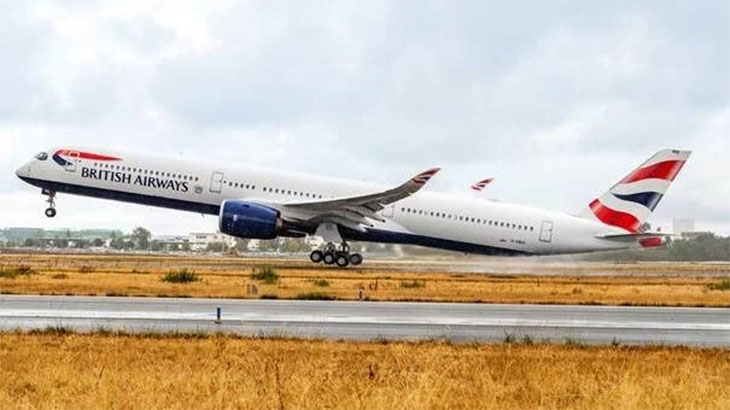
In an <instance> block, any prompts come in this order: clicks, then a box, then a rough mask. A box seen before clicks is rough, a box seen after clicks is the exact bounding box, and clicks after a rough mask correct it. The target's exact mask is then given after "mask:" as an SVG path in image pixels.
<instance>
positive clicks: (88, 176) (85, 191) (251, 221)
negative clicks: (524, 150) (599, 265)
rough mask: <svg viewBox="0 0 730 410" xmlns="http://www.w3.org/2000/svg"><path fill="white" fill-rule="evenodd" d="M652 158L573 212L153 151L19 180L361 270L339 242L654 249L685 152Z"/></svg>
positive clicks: (58, 156) (39, 163)
mask: <svg viewBox="0 0 730 410" xmlns="http://www.w3.org/2000/svg"><path fill="white" fill-rule="evenodd" d="M690 153H691V152H690V151H683V150H674V149H665V150H661V151H659V152H657V153H656V154H654V155H653V156H651V157H650V158H649V159H648V160H647V161H645V162H644V163H643V164H641V165H640V166H639V167H638V168H636V169H635V170H634V171H632V172H631V173H629V174H628V175H627V176H626V177H625V178H623V179H621V180H620V181H619V182H618V183H616V184H615V185H613V186H612V187H611V188H610V189H609V190H608V191H607V192H606V193H604V194H603V195H601V196H600V197H598V198H596V199H594V200H593V201H591V202H590V203H589V204H588V206H586V208H585V209H584V211H583V212H582V213H580V214H578V215H569V214H564V213H559V212H554V211H549V210H544V209H539V208H533V207H528V206H523V205H514V204H507V203H503V202H496V201H484V200H480V199H478V198H464V197H462V196H458V195H450V194H446V193H438V192H429V191H426V190H422V188H423V187H424V185H425V184H426V183H427V182H428V181H429V180H430V179H431V178H432V177H433V176H434V175H436V174H437V173H438V172H439V168H432V169H429V170H426V171H424V172H421V173H419V174H417V175H416V176H414V177H412V178H410V179H408V180H407V181H406V182H404V183H403V184H401V185H399V186H396V187H388V186H384V185H382V184H377V183H372V182H357V181H350V180H346V179H341V178H335V177H329V176H314V175H308V174H302V173H293V172H285V171H280V170H272V169H264V168H258V167H253V166H244V165H231V166H225V165H223V164H220V163H212V164H204V163H198V162H193V161H188V160H183V159H163V158H160V157H158V156H155V155H146V154H133V153H125V152H112V151H108V150H101V151H98V150H90V149H82V148H54V149H50V150H48V151H43V152H40V153H39V154H37V155H36V156H35V157H34V158H33V160H31V161H30V162H28V163H27V164H25V165H23V166H21V167H20V168H19V169H18V170H17V171H16V174H17V176H18V177H19V178H20V179H22V180H23V181H25V182H27V183H28V184H30V185H33V186H36V187H39V188H41V192H42V194H43V195H46V196H47V197H48V199H47V202H48V204H49V207H48V208H47V209H46V211H45V214H46V216H48V217H51V218H52V217H54V216H55V215H56V208H55V198H56V194H57V193H69V194H76V195H83V196H89V197H96V198H105V199H110V200H115V201H123V202H131V203H136V204H143V205H151V206H157V207H164V208H170V209H175V210H181V211H190V212H196V213H201V214H210V215H215V216H217V217H218V228H219V230H220V231H221V232H223V233H225V234H228V235H232V236H235V237H240V238H255V239H274V238H276V237H279V236H281V237H304V236H307V235H315V236H320V237H322V238H323V239H324V242H325V245H324V246H323V247H322V249H317V250H314V251H312V252H311V254H310V260H311V261H312V262H315V263H320V262H323V263H325V264H327V265H337V266H339V267H346V266H348V265H360V264H361V263H362V261H363V257H362V255H360V254H358V253H351V252H350V247H349V245H348V241H370V242H381V243H397V244H408V245H420V246H425V247H432V248H440V249H447V250H452V251H459V252H464V253H467V254H482V255H500V256H518V255H545V254H565V253H580V252H591V251H606V250H618V249H625V248H631V247H654V246H660V245H662V244H663V243H664V240H665V235H666V234H663V233H660V232H656V233H652V232H646V231H645V229H641V227H642V225H643V224H644V223H645V221H646V220H647V218H648V217H649V216H650V215H651V213H652V211H654V209H655V208H656V206H657V204H658V203H659V201H660V200H661V199H662V197H663V196H664V194H665V193H666V191H667V189H668V188H669V185H670V184H671V183H672V181H674V179H675V177H676V176H677V174H678V173H679V171H680V170H681V169H682V167H683V166H684V164H685V162H686V161H687V159H688V158H689V156H690Z"/></svg>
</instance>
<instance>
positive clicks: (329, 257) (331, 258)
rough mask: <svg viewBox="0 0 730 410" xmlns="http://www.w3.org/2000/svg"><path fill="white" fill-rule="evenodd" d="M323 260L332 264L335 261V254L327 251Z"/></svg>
mask: <svg viewBox="0 0 730 410" xmlns="http://www.w3.org/2000/svg"><path fill="white" fill-rule="evenodd" d="M322 261H323V262H324V263H326V264H327V265H332V264H333V263H335V255H333V254H332V253H331V252H327V253H325V254H324V257H323V258H322Z"/></svg>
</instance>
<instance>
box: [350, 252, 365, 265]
mask: <svg viewBox="0 0 730 410" xmlns="http://www.w3.org/2000/svg"><path fill="white" fill-rule="evenodd" d="M350 263H351V264H353V265H356V266H357V265H359V264H361V263H362V255H360V254H359V253H353V254H352V255H350Z"/></svg>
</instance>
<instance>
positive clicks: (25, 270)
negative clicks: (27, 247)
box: [0, 265, 36, 279]
mask: <svg viewBox="0 0 730 410" xmlns="http://www.w3.org/2000/svg"><path fill="white" fill-rule="evenodd" d="M35 273H36V272H35V271H34V270H33V268H31V267H30V266H28V265H18V266H9V267H7V268H6V267H4V266H0V278H8V279H15V278H17V277H18V276H30V275H33V274H35Z"/></svg>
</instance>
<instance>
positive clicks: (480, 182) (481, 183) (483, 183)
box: [471, 178, 494, 192]
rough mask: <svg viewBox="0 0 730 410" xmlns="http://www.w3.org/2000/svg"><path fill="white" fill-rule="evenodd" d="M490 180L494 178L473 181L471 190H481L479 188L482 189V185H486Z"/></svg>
mask: <svg viewBox="0 0 730 410" xmlns="http://www.w3.org/2000/svg"><path fill="white" fill-rule="evenodd" d="M492 181H494V178H487V179H482V180H481V181H479V182H475V183H474V185H472V186H471V189H472V190H473V191H477V192H481V190H482V189H484V187H486V186H487V185H489V183H491V182H492Z"/></svg>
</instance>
